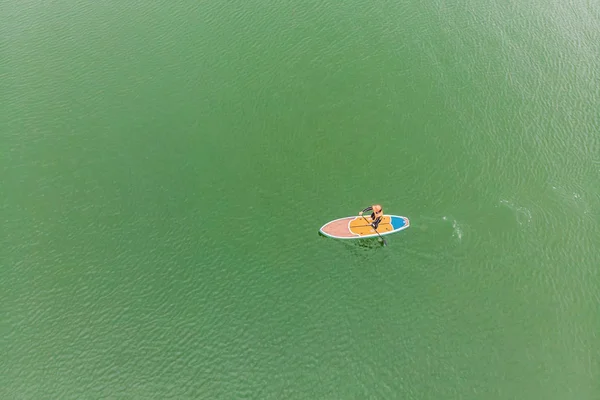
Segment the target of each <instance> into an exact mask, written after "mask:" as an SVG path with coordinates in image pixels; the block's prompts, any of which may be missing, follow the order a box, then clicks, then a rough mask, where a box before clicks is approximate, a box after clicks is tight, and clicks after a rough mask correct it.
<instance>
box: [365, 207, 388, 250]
mask: <svg viewBox="0 0 600 400" xmlns="http://www.w3.org/2000/svg"><path fill="white" fill-rule="evenodd" d="M361 217H362V218H363V219H364V220H365V221H367V223H368V224H369V220H368V219H366V218H365V217H364V216H362V215H361ZM369 225H371V224H369ZM371 226H373V225H371ZM373 229H374V230H375V233H376V234H377V235H378V236H379V238H380V239H381V242H382V243H383V245H384V246H387V242H386V241H385V239H384V238H383V236H381V235H380V234H379V232H377V229H375V227H373Z"/></svg>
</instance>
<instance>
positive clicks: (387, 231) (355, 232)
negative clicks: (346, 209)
mask: <svg viewBox="0 0 600 400" xmlns="http://www.w3.org/2000/svg"><path fill="white" fill-rule="evenodd" d="M365 220H366V221H365ZM371 222H372V220H371V217H370V216H364V217H360V216H355V217H346V218H340V219H336V220H333V221H331V222H328V223H326V224H325V225H323V226H322V227H321V229H320V230H319V232H321V233H322V234H323V235H325V236H328V237H331V238H334V239H366V238H372V237H378V236H379V235H381V236H385V235H391V234H392V233H396V232H400V231H402V230H404V229H406V228H408V227H409V226H410V221H409V220H408V218H406V217H400V216H398V215H384V216H383V217H381V222H380V223H379V226H377V232H379V235H377V232H375V229H373V227H372V226H371V225H370V224H371Z"/></svg>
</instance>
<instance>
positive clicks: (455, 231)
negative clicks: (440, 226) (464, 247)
mask: <svg viewBox="0 0 600 400" xmlns="http://www.w3.org/2000/svg"><path fill="white" fill-rule="evenodd" d="M442 219H443V220H444V221H449V219H448V217H446V216H444V217H442ZM452 236H454V237H456V238H458V240H462V237H463V230H462V228H461V227H460V225H459V224H458V222H457V221H456V220H455V219H453V220H452Z"/></svg>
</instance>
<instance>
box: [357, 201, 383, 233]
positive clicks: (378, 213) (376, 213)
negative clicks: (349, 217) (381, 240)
mask: <svg viewBox="0 0 600 400" xmlns="http://www.w3.org/2000/svg"><path fill="white" fill-rule="evenodd" d="M369 211H372V212H371V219H372V220H373V222H371V226H372V227H373V228H374V229H377V227H378V226H379V223H380V222H381V218H382V217H383V208H382V207H381V206H380V205H379V204H374V205H372V206H369V207H367V208H365V209H364V210H362V211H361V212H359V213H358V215H360V216H361V217H362V215H363V213H365V212H369Z"/></svg>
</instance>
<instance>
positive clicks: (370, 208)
mask: <svg viewBox="0 0 600 400" xmlns="http://www.w3.org/2000/svg"><path fill="white" fill-rule="evenodd" d="M372 210H373V206H369V207H367V208H365V209H364V210H362V211H361V212H359V213H358V215H360V216H361V217H362V215H363V213H365V212H367V211H372Z"/></svg>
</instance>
